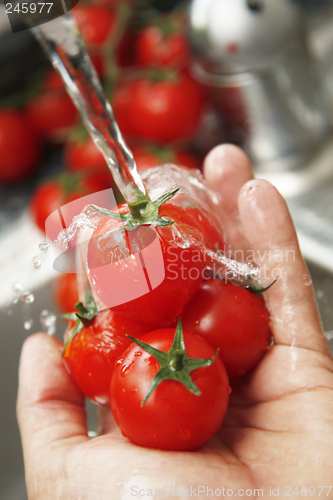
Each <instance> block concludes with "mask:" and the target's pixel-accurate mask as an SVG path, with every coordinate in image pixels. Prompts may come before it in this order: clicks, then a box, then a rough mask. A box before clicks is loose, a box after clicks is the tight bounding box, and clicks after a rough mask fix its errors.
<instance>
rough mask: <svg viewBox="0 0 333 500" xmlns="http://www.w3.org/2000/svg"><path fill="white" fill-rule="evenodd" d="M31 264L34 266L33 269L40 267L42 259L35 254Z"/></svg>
mask: <svg viewBox="0 0 333 500" xmlns="http://www.w3.org/2000/svg"><path fill="white" fill-rule="evenodd" d="M31 260H32V265H33V266H34V269H36V270H37V269H40V268H41V267H42V260H41V258H40V257H39V256H38V255H35V256H34V257H33V258H32V259H31Z"/></svg>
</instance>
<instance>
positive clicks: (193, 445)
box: [110, 328, 230, 451]
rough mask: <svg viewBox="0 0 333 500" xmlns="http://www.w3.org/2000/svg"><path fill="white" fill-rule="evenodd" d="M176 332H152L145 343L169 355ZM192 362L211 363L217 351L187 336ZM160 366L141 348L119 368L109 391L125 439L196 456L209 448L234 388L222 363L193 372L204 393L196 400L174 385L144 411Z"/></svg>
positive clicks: (124, 357) (154, 395)
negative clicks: (205, 446) (196, 450)
mask: <svg viewBox="0 0 333 500" xmlns="http://www.w3.org/2000/svg"><path fill="white" fill-rule="evenodd" d="M173 338H174V329H169V328H167V329H161V330H157V331H154V332H150V333H148V334H147V335H144V336H143V337H141V339H140V340H142V341H143V342H145V343H147V344H150V345H152V346H153V347H155V348H157V349H159V350H161V351H168V350H169V349H170V347H171V345H172V342H173ZM184 340H185V346H186V351H187V354H188V356H190V357H192V358H202V359H206V358H207V359H208V358H212V357H213V356H214V355H215V352H216V350H215V349H214V348H213V347H212V346H211V345H210V344H209V343H208V342H207V341H205V340H204V339H202V338H200V337H199V336H198V335H195V334H193V333H191V332H188V331H184ZM158 370H159V363H158V362H157V361H156V360H155V358H153V357H152V356H151V355H150V354H148V353H147V352H145V351H143V350H142V349H141V348H140V347H139V346H137V345H136V344H134V343H133V344H132V345H131V346H130V347H129V348H128V349H127V350H126V351H125V352H124V353H123V355H122V356H121V358H120V359H119V360H118V361H117V362H116V364H115V368H114V372H113V376H112V379H111V385H110V401H111V409H112V413H113V416H114V418H115V420H116V422H117V424H118V426H119V427H120V429H121V431H122V433H123V435H124V436H125V437H127V438H128V439H129V440H130V441H132V442H133V443H134V444H137V445H139V446H144V447H148V448H157V449H162V450H174V451H191V450H195V449H197V448H199V447H200V446H202V445H204V444H206V443H207V441H208V440H209V439H210V438H211V437H212V436H213V435H214V434H215V433H216V432H217V430H218V429H219V428H220V426H221V424H222V421H223V419H224V416H225V414H226V411H227V408H228V402H229V393H230V388H229V383H228V377H227V374H226V370H225V368H224V365H223V363H222V361H221V359H220V358H219V357H217V358H216V360H215V361H214V363H213V364H212V365H211V366H209V367H205V368H198V369H197V370H194V371H192V372H191V377H192V380H193V381H194V383H195V384H196V385H197V387H198V388H199V389H200V391H201V392H202V395H201V396H195V395H194V394H192V393H191V392H190V391H189V390H188V389H187V388H186V387H184V386H183V385H182V384H181V383H179V382H177V381H174V380H167V381H164V382H162V383H161V384H160V385H159V386H158V387H157V389H155V391H154V392H153V393H152V394H151V395H150V396H149V398H148V399H147V401H146V402H145V404H144V405H143V406H140V403H141V401H142V400H143V399H144V397H145V395H146V393H147V391H148V388H149V386H150V383H151V381H152V379H153V378H154V376H155V375H156V373H157V372H158Z"/></svg>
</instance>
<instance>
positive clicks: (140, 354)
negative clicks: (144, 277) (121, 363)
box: [134, 351, 142, 357]
mask: <svg viewBox="0 0 333 500" xmlns="http://www.w3.org/2000/svg"><path fill="white" fill-rule="evenodd" d="M134 356H135V357H137V356H142V352H141V351H136V352H135V353H134Z"/></svg>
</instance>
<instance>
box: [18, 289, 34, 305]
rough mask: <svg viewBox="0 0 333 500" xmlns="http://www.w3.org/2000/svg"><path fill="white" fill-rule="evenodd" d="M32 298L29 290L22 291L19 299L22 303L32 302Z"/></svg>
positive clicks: (32, 295)
mask: <svg viewBox="0 0 333 500" xmlns="http://www.w3.org/2000/svg"><path fill="white" fill-rule="evenodd" d="M34 300H35V296H34V294H33V293H31V292H29V291H27V292H23V293H22V295H21V301H22V302H24V304H32V303H33V302H34Z"/></svg>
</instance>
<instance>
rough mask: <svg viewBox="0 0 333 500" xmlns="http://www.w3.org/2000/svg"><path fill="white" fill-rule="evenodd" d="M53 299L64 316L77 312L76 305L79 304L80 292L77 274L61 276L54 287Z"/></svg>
mask: <svg viewBox="0 0 333 500" xmlns="http://www.w3.org/2000/svg"><path fill="white" fill-rule="evenodd" d="M52 291H53V299H54V301H55V303H56V305H57V307H58V309H59V311H60V312H61V313H62V314H66V313H71V312H74V311H75V304H76V303H77V302H79V291H78V285H77V278H76V274H74V273H68V274H60V276H58V277H57V278H56V280H55V281H54V283H53V287H52Z"/></svg>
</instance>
